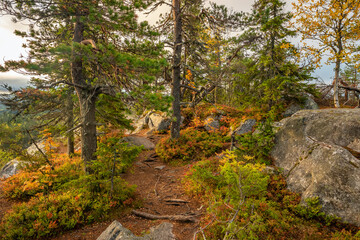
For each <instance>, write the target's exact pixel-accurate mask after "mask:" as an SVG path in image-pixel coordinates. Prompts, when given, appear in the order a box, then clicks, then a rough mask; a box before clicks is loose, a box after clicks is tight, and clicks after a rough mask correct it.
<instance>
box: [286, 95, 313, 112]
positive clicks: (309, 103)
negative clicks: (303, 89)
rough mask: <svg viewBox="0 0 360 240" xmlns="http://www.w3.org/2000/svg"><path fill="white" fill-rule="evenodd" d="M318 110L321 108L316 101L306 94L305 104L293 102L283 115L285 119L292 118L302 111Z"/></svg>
mask: <svg viewBox="0 0 360 240" xmlns="http://www.w3.org/2000/svg"><path fill="white" fill-rule="evenodd" d="M306 109H308V110H316V109H319V106H318V105H317V103H316V102H315V101H314V99H312V97H311V96H309V95H307V94H304V102H303V103H299V102H293V103H291V104H290V105H289V106H288V107H287V108H286V109H285V112H284V113H283V116H284V117H290V116H291V115H293V114H294V113H296V112H298V111H300V110H306Z"/></svg>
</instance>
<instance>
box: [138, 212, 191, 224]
mask: <svg viewBox="0 0 360 240" xmlns="http://www.w3.org/2000/svg"><path fill="white" fill-rule="evenodd" d="M131 212H132V213H133V214H134V215H136V216H138V217H143V218H146V219H150V220H159V219H168V220H173V221H179V222H195V221H196V219H195V218H194V217H193V216H186V215H154V214H150V213H144V212H140V211H137V210H132V211H131Z"/></svg>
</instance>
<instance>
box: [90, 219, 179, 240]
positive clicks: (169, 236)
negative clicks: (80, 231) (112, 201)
mask: <svg viewBox="0 0 360 240" xmlns="http://www.w3.org/2000/svg"><path fill="white" fill-rule="evenodd" d="M172 228H173V225H172V224H171V223H167V222H165V223H162V224H160V225H158V226H157V227H154V228H151V229H150V233H149V234H146V235H145V236H143V237H137V236H135V235H134V234H133V233H132V232H131V231H130V230H129V229H127V228H124V227H123V226H122V225H121V223H119V222H118V221H116V220H115V221H114V222H112V223H111V224H110V225H109V227H108V228H107V229H106V230H105V231H104V232H103V233H102V234H101V235H100V236H99V237H98V238H97V240H155V239H156V240H175V236H174V234H173V233H172Z"/></svg>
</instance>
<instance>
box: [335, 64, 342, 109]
mask: <svg viewBox="0 0 360 240" xmlns="http://www.w3.org/2000/svg"><path fill="white" fill-rule="evenodd" d="M340 63H341V60H340V59H336V65H335V81H334V105H335V107H336V108H339V107H340V103H339V74H340Z"/></svg>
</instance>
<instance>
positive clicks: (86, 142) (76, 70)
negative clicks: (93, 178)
mask: <svg viewBox="0 0 360 240" xmlns="http://www.w3.org/2000/svg"><path fill="white" fill-rule="evenodd" d="M147 6H148V3H147V2H146V1H141V0H136V1H134V2H124V1H67V0H62V1H57V2H54V1H46V0H45V1H43V0H41V1H26V2H24V1H10V0H9V1H2V2H1V3H0V9H1V10H2V11H3V12H6V13H8V14H11V15H13V16H15V17H16V18H18V19H28V20H30V21H32V22H33V24H34V26H35V27H34V28H33V29H32V30H31V31H30V34H29V35H27V36H28V37H30V40H29V42H31V43H33V44H34V45H36V44H37V41H38V39H39V38H43V41H44V42H47V43H48V44H47V45H46V47H45V48H43V49H42V48H35V49H33V48H32V49H31V51H33V55H32V53H31V51H30V55H32V56H37V55H38V54H40V55H43V56H44V55H48V56H47V58H48V59H49V61H48V63H46V62H45V61H42V60H41V61H36V60H37V59H34V58H29V59H28V60H27V61H23V62H22V64H24V65H23V66H19V65H18V67H23V68H26V69H27V70H30V69H31V68H34V67H35V68H36V67H38V66H40V67H41V68H42V69H43V70H48V72H52V71H53V70H54V69H56V66H60V67H61V66H67V70H69V71H65V72H63V74H64V75H63V76H64V78H61V79H59V81H58V82H55V83H51V84H50V85H51V86H54V85H55V84H66V85H69V86H72V87H74V89H75V91H76V93H77V97H78V99H79V107H80V117H79V119H80V120H79V121H80V125H79V126H81V143H82V159H83V161H84V163H85V168H86V171H87V172H90V169H91V168H90V167H91V161H92V160H94V159H95V158H96V155H95V151H96V148H97V137H96V136H97V133H96V126H97V121H96V104H97V102H98V99H99V97H101V95H103V94H106V95H110V96H111V97H112V98H116V99H119V100H120V101H122V102H128V101H129V100H133V99H135V98H137V97H141V95H142V96H144V97H145V98H146V97H147V99H148V101H150V100H149V99H151V94H148V93H149V91H151V82H152V81H154V79H155V76H156V74H158V73H159V71H160V69H161V68H162V67H163V66H164V65H165V64H166V62H165V60H162V59H159V55H160V54H161V51H162V50H161V47H162V46H157V45H155V44H152V43H151V41H149V40H148V39H151V38H153V37H154V36H155V35H156V33H155V32H153V31H151V29H150V28H149V26H148V24H147V23H141V24H138V22H137V20H136V19H137V16H136V13H135V12H136V11H137V10H141V9H143V8H145V7H147ZM69 23H70V24H69ZM48 29H50V30H51V31H53V32H55V33H56V34H55V35H54V36H55V37H56V41H54V39H53V38H50V39H47V38H46V35H47V32H46V31H47V30H48ZM19 34H23V33H19ZM40 36H41V37H40ZM138 36H143V37H142V38H138V39H141V41H140V42H139V41H136V40H135V39H136V38H137V37H138ZM144 36H145V37H144ZM58 39H61V41H59V40H58ZM30 47H31V46H30ZM134 50H135V51H134ZM137 50H139V51H137ZM145 53H146V54H145ZM35 58H36V57H35ZM69 73H70V74H69Z"/></svg>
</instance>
